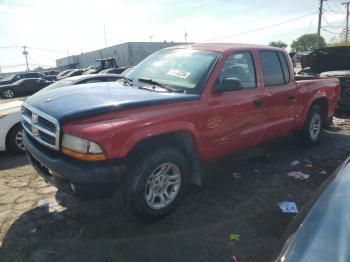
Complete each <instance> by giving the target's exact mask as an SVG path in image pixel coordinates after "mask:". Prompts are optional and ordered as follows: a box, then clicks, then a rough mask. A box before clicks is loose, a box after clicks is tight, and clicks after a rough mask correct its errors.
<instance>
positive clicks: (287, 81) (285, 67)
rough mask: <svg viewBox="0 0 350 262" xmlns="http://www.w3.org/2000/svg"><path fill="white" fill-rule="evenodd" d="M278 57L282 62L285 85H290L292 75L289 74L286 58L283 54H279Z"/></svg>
mask: <svg viewBox="0 0 350 262" xmlns="http://www.w3.org/2000/svg"><path fill="white" fill-rule="evenodd" d="M278 56H279V59H280V61H281V65H282V69H283V77H284V83H289V80H290V74H289V67H288V63H287V60H286V57H285V56H284V55H283V54H282V53H281V52H278Z"/></svg>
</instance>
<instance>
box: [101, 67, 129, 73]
mask: <svg viewBox="0 0 350 262" xmlns="http://www.w3.org/2000/svg"><path fill="white" fill-rule="evenodd" d="M128 68H130V67H118V68H109V69H105V70H102V71H101V72H99V74H122V73H124V71H125V70H127V69H128Z"/></svg>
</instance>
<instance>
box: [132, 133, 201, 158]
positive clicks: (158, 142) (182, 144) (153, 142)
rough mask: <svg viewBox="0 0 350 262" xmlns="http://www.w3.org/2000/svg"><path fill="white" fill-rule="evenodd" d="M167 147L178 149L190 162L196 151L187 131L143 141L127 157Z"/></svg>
mask: <svg viewBox="0 0 350 262" xmlns="http://www.w3.org/2000/svg"><path fill="white" fill-rule="evenodd" d="M166 146H169V147H174V148H176V149H178V150H179V151H180V152H181V153H182V154H184V156H185V157H186V159H188V160H191V156H192V154H193V153H194V151H195V148H194V144H193V138H192V135H191V134H190V133H189V132H186V131H177V132H171V133H166V134H161V135H157V136H152V137H149V138H146V139H144V140H141V141H140V142H138V143H137V144H136V145H135V146H134V147H133V148H132V150H131V151H130V152H129V153H128V155H127V157H130V156H133V155H135V154H136V153H138V152H140V151H144V150H147V149H154V148H159V147H166Z"/></svg>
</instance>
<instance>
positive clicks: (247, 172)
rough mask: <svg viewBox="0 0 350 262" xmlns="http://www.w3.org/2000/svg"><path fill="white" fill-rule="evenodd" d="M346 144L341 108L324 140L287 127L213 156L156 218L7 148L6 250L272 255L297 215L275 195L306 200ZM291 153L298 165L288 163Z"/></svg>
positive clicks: (1, 158)
mask: <svg viewBox="0 0 350 262" xmlns="http://www.w3.org/2000/svg"><path fill="white" fill-rule="evenodd" d="M6 101H8V100H6ZM2 102H3V101H2ZM349 152H350V117H349V115H346V114H341V115H338V119H337V120H336V121H335V125H334V126H332V127H331V128H330V130H328V131H326V132H325V134H324V136H323V139H322V141H321V143H320V144H319V145H317V146H314V147H311V148H310V147H305V146H303V145H301V144H299V143H296V140H295V139H294V138H293V137H284V138H282V139H279V140H276V141H273V142H271V143H269V144H266V145H263V146H260V147H258V148H255V149H253V150H249V151H246V152H243V153H239V154H237V155H233V156H230V157H226V158H224V159H220V160H218V161H213V162H210V163H208V164H207V167H206V177H205V183H204V185H203V187H202V188H192V189H191V191H190V193H189V196H188V197H187V198H186V199H185V201H184V203H183V204H182V205H181V207H180V208H179V209H178V210H177V211H176V212H175V213H174V214H172V215H170V216H169V217H167V218H165V219H163V220H161V221H158V222H154V223H144V222H140V221H136V220H134V219H132V218H131V217H130V216H129V214H128V213H127V212H126V211H125V210H124V209H123V203H122V202H121V197H120V194H119V193H116V194H115V196H114V197H113V198H111V199H102V200H93V201H91V200H90V201H82V200H77V199H75V198H73V197H71V196H69V195H67V194H64V193H61V192H57V191H56V189H55V188H54V187H52V186H50V185H47V184H46V183H45V182H44V181H43V179H41V178H40V177H39V176H38V175H37V174H36V173H35V171H34V170H33V169H32V167H31V166H30V165H28V162H27V160H26V157H25V156H14V155H10V154H8V153H1V154H0V229H1V234H0V239H1V240H0V241H1V246H2V247H1V249H0V260H1V261H56V260H59V261H165V260H166V261H185V260H186V261H232V257H233V256H236V257H237V258H238V261H270V260H271V259H272V257H273V256H274V252H275V251H276V248H278V246H279V245H280V244H281V237H282V235H283V232H284V230H285V228H286V226H287V225H288V223H289V222H290V221H291V219H292V218H293V215H288V214H283V213H282V212H281V211H280V210H279V208H278V206H277V202H281V201H295V202H296V203H297V205H298V207H299V209H301V208H302V207H303V205H304V204H305V203H306V201H308V200H309V199H310V197H311V196H312V193H313V192H314V191H315V190H316V189H317V188H318V187H319V185H320V184H321V183H322V181H324V180H325V179H326V178H327V177H328V176H329V175H330V174H331V173H332V172H333V171H334V170H335V169H336V167H337V166H338V165H339V164H340V163H341V162H342V161H343V160H344V159H345V158H346V157H347V156H348V155H349ZM294 160H300V161H301V164H300V166H298V167H291V165H290V163H291V162H292V161H294ZM310 163H311V164H310ZM305 164H306V165H305ZM322 169H324V170H326V171H327V174H328V175H324V174H320V170H322ZM293 170H302V171H304V172H305V173H307V174H310V175H311V176H310V178H309V179H307V180H304V181H299V180H295V179H293V178H291V177H288V176H287V175H286V173H287V172H289V171H293ZM233 172H238V173H239V174H240V175H239V176H235V177H234V176H232V173H233ZM230 234H238V235H239V236H240V239H239V240H238V241H230V240H229V235H230Z"/></svg>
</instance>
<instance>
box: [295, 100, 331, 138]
mask: <svg viewBox="0 0 350 262" xmlns="http://www.w3.org/2000/svg"><path fill="white" fill-rule="evenodd" d="M324 125H325V122H324V116H323V112H322V109H321V107H320V106H319V105H314V106H312V107H311V109H310V111H309V113H308V115H307V119H306V123H305V126H304V128H303V129H302V131H301V137H302V139H303V141H305V142H306V143H308V144H316V143H318V142H319V141H320V138H321V134H322V128H323V127H324Z"/></svg>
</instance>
